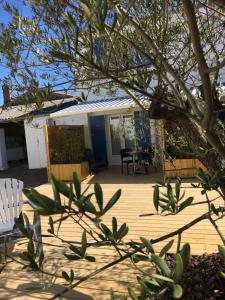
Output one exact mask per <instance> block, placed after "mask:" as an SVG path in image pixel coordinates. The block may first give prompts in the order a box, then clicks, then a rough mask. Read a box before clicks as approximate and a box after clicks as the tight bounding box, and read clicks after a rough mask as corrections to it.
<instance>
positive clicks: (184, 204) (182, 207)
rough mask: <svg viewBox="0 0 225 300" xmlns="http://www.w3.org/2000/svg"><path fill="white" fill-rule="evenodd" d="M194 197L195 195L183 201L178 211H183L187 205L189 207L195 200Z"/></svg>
mask: <svg viewBox="0 0 225 300" xmlns="http://www.w3.org/2000/svg"><path fill="white" fill-rule="evenodd" d="M193 200H194V198H193V197H188V198H187V199H186V200H185V201H183V202H182V203H181V204H180V206H179V209H178V212H181V211H182V210H183V209H185V208H186V207H188V206H189V205H191V203H192V202H193Z"/></svg>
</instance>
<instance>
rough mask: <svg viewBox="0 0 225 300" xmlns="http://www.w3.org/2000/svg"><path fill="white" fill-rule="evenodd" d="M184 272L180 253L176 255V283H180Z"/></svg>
mask: <svg viewBox="0 0 225 300" xmlns="http://www.w3.org/2000/svg"><path fill="white" fill-rule="evenodd" d="M183 272H184V266H183V260H182V257H181V255H180V254H179V253H177V254H176V267H175V273H174V278H175V280H176V282H179V280H180V279H181V277H182V275H183Z"/></svg>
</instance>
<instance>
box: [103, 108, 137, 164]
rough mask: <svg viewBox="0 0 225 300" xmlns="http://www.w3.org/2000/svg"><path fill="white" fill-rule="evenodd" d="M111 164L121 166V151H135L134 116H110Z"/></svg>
mask: <svg viewBox="0 0 225 300" xmlns="http://www.w3.org/2000/svg"><path fill="white" fill-rule="evenodd" d="M109 135H110V145H109V162H110V164H120V160H121V159H120V150H121V149H123V148H129V149H132V150H133V149H135V148H136V142H135V126H134V117H133V115H131V114H129V115H114V116H109Z"/></svg>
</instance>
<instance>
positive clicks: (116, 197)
mask: <svg viewBox="0 0 225 300" xmlns="http://www.w3.org/2000/svg"><path fill="white" fill-rule="evenodd" d="M120 196H121V189H119V190H118V191H117V192H115V194H114V195H113V196H112V198H111V199H110V200H109V202H108V203H107V204H106V206H105V208H104V209H103V212H104V214H105V213H106V212H107V211H108V210H109V209H111V208H112V207H113V206H114V205H115V204H116V202H117V201H118V200H119V198H120Z"/></svg>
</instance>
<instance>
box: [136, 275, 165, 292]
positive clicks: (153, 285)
mask: <svg viewBox="0 0 225 300" xmlns="http://www.w3.org/2000/svg"><path fill="white" fill-rule="evenodd" d="M140 284H141V285H144V287H145V288H147V289H149V290H150V291H152V292H154V293H159V292H160V291H161V289H162V288H161V286H160V284H159V283H158V282H157V281H155V280H149V279H146V278H144V279H142V280H140Z"/></svg>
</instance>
